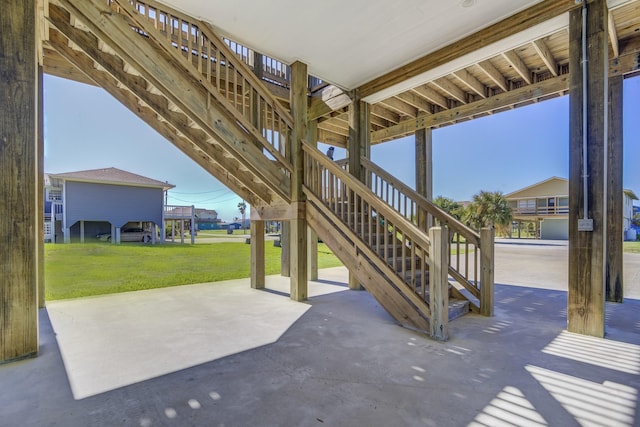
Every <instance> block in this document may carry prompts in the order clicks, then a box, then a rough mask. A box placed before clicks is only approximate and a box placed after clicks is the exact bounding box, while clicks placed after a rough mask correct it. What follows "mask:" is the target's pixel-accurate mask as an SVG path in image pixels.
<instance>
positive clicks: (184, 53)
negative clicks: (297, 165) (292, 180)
mask: <svg viewBox="0 0 640 427" xmlns="http://www.w3.org/2000/svg"><path fill="white" fill-rule="evenodd" d="M107 2H108V3H109V4H111V5H117V9H119V10H121V11H124V12H125V13H126V14H127V15H128V16H129V18H130V19H132V20H133V21H134V22H135V26H136V27H139V28H140V29H141V31H143V32H144V33H145V34H147V35H149V36H151V35H153V38H155V39H156V40H158V41H162V40H163V38H169V42H170V43H169V44H168V45H167V46H166V47H165V49H167V51H168V52H169V53H170V54H171V55H173V56H175V57H176V58H177V59H179V60H181V64H182V66H184V67H185V69H186V70H187V71H188V72H189V74H191V75H192V76H193V77H194V78H196V79H197V80H198V81H200V83H201V84H202V85H203V86H204V87H205V88H206V89H207V91H208V93H209V94H210V96H211V97H213V99H214V100H215V102H218V103H220V104H222V105H224V106H225V108H226V110H227V111H228V112H229V113H231V114H232V115H233V116H234V118H235V119H236V120H237V121H238V123H240V124H241V126H242V127H243V128H244V129H245V130H246V131H247V132H249V133H251V134H253V136H254V137H255V138H256V139H257V140H258V141H260V143H261V145H262V146H263V148H265V149H266V150H267V151H268V152H269V153H270V154H271V155H272V156H273V157H275V158H276V159H277V160H278V162H279V163H280V164H281V165H282V166H283V167H284V168H285V169H287V170H288V171H289V172H290V171H291V170H292V166H291V164H290V161H289V160H288V159H287V156H288V151H289V147H290V144H289V142H288V141H287V142H285V143H284V144H283V143H282V141H281V139H282V138H285V139H286V140H288V139H289V138H290V135H291V127H292V123H293V120H292V118H291V115H290V114H289V113H288V111H286V110H285V109H284V108H283V107H282V105H281V104H280V103H279V101H278V100H277V99H276V98H275V97H273V96H272V95H271V93H270V92H269V91H268V90H267V89H266V88H265V87H264V85H263V84H262V82H261V81H260V80H259V79H258V78H257V77H256V76H255V75H254V74H253V72H252V71H251V70H250V68H249V66H248V65H247V64H246V63H245V62H243V61H241V60H239V59H238V58H237V57H236V55H235V53H234V52H232V51H231V49H230V48H229V46H228V45H227V44H226V43H225V42H224V41H223V40H222V39H221V38H220V37H219V36H218V35H217V34H215V32H212V29H211V26H210V25H208V24H206V23H203V22H202V21H198V20H196V19H194V18H192V17H189V16H187V15H185V14H182V13H180V12H177V11H175V10H174V9H171V8H168V7H166V6H165V5H163V4H160V3H157V2H155V1H154V0H145V1H138V0H107ZM151 11H153V18H151V15H152V14H151ZM160 17H162V18H163V19H162V21H161V22H160ZM150 21H151V23H153V25H152V24H151V23H150ZM175 25H177V27H175ZM203 25H204V30H203ZM158 26H162V27H164V28H165V29H166V31H165V34H164V35H163V33H162V31H161V30H160V29H159V28H157V27H158ZM185 26H186V29H187V31H186V33H185ZM174 30H175V31H176V32H178V36H177V37H174V36H173V33H174ZM164 36H166V37H164ZM185 40H186V41H185ZM174 44H175V45H174ZM176 48H177V50H176ZM214 55H215V56H214ZM194 58H197V60H195V62H196V64H194ZM221 64H224V65H221ZM222 67H224V70H225V72H226V79H225V80H222V79H221V78H220V74H221V70H222V69H223V68H222ZM230 69H231V72H232V74H231V75H230V72H229V70H230ZM214 76H215V77H214ZM238 76H239V77H240V79H238ZM202 77H205V79H204V80H203V79H202ZM222 83H223V84H224V88H222V86H221V84H222ZM230 85H232V86H231V87H232V89H231V90H230V89H229V88H230ZM238 87H240V88H241V93H240V94H238V93H237V90H238ZM251 90H253V91H255V94H256V96H257V100H256V99H253V98H252V95H251V94H249V99H247V98H246V92H247V91H251ZM225 94H226V95H225ZM238 96H240V99H241V100H242V102H239V101H238ZM245 100H246V101H245ZM256 112H257V113H256ZM255 114H258V116H256V115H255ZM258 122H260V123H261V124H258ZM256 126H258V127H262V126H264V128H265V129H266V130H270V131H271V141H269V140H268V139H267V137H266V132H265V133H264V134H263V133H262V132H261V131H260V130H259V129H258V127H256ZM276 135H277V138H276Z"/></svg>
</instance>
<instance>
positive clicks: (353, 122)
mask: <svg viewBox="0 0 640 427" xmlns="http://www.w3.org/2000/svg"><path fill="white" fill-rule="evenodd" d="M352 99H353V102H352V103H351V106H350V107H349V142H348V145H347V155H348V157H349V173H350V174H351V175H353V176H355V177H356V178H357V179H358V180H359V181H361V182H363V183H365V184H367V181H368V177H366V176H364V175H363V173H362V166H361V162H360V159H361V158H362V157H365V158H367V159H368V158H370V157H371V141H370V137H369V136H370V133H371V132H370V127H369V122H370V121H369V104H367V103H366V102H364V101H361V100H360V96H359V95H358V93H357V91H354V93H353V96H352ZM352 212H354V215H355V214H356V213H355V209H352ZM349 289H352V290H362V289H364V288H363V287H362V284H361V283H360V282H359V281H358V280H357V279H356V277H355V275H353V274H352V273H351V272H349Z"/></svg>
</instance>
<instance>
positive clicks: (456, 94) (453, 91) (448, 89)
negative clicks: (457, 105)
mask: <svg viewBox="0 0 640 427" xmlns="http://www.w3.org/2000/svg"><path fill="white" fill-rule="evenodd" d="M431 84H433V85H434V86H437V87H438V89H440V90H441V91H443V92H445V93H446V94H448V95H449V96H450V97H451V98H454V99H455V100H457V101H459V102H461V103H463V104H466V103H467V94H466V93H465V92H464V91H463V90H462V89H460V88H459V87H458V86H456V85H455V84H453V83H452V82H450V81H449V80H447V79H446V78H445V77H441V78H439V79H436V80H434V81H432V82H431Z"/></svg>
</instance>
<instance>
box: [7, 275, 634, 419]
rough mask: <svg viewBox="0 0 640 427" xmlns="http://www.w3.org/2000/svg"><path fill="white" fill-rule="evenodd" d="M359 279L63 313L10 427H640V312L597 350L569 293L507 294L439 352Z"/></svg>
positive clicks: (11, 402) (45, 335)
mask: <svg viewBox="0 0 640 427" xmlns="http://www.w3.org/2000/svg"><path fill="white" fill-rule="evenodd" d="M346 282H347V273H346V270H345V269H343V268H336V269H327V270H322V271H321V280H320V281H318V282H313V283H312V284H311V285H310V298H309V301H307V302H305V303H296V302H293V301H291V300H289V299H288V298H287V297H285V296H283V294H286V292H287V290H288V279H285V278H281V277H277V276H273V277H269V278H268V284H267V286H268V287H269V290H267V291H256V290H251V289H249V284H248V280H236V281H229V282H225V283H217V284H203V285H191V286H182V287H177V288H168V289H159V290H151V291H140V292H135V293H129V294H119V295H112V296H104V297H94V298H88V299H82V300H75V301H74V300H70V301H58V302H51V303H49V304H48V308H47V309H44V310H41V312H40V336H41V341H40V342H41V347H40V354H39V356H38V357H37V358H33V359H29V360H23V361H19V362H14V363H10V364H6V365H2V366H0V389H1V390H2V392H1V393H0V425H2V426H5V425H6V426H49V425H58V426H88V425H94V426H113V425H127V426H165V425H176V426H190V425H193V426H227V427H229V426H320V425H329V426H469V425H471V426H500V425H516V426H520V425H522V426H525V425H530V426H544V425H549V426H578V425H593V426H637V425H640V410H639V409H638V407H639V405H638V398H639V397H638V391H639V390H640V301H639V300H633V299H629V300H627V301H625V303H624V304H609V303H608V304H607V307H606V310H607V312H606V313H607V316H606V317H607V337H606V339H596V338H590V337H584V336H579V335H574V334H570V333H567V332H566V331H565V327H566V304H567V299H566V292H565V291H562V290H553V289H539V288H533V287H520V286H512V285H497V286H496V298H495V301H496V310H495V312H496V315H495V317H492V318H486V317H481V316H478V315H467V316H464V317H462V318H460V319H457V320H455V321H454V322H452V323H451V324H450V335H451V339H450V340H449V341H448V342H446V343H439V342H435V341H431V340H429V339H428V338H426V337H425V336H423V335H420V334H418V333H415V332H412V331H410V330H406V329H403V328H401V327H399V326H397V325H396V324H395V323H394V322H393V320H392V319H391V318H390V317H389V316H388V314H387V313H386V312H385V311H384V310H383V309H382V308H381V307H380V305H379V304H378V303H377V302H376V301H375V300H374V299H373V298H372V297H371V296H370V295H369V294H368V293H367V292H359V291H349V290H347V288H346Z"/></svg>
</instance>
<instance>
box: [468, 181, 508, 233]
mask: <svg viewBox="0 0 640 427" xmlns="http://www.w3.org/2000/svg"><path fill="white" fill-rule="evenodd" d="M512 218H513V215H512V213H511V207H510V206H509V202H508V201H507V199H505V198H504V195H503V194H502V192H501V191H495V192H489V191H480V192H479V193H478V194H476V195H474V196H473V201H472V202H471V204H470V205H469V206H467V209H466V212H465V218H464V219H465V222H466V223H467V224H469V225H470V226H472V227H474V228H476V229H480V228H482V227H490V226H495V227H496V228H497V229H498V231H500V232H504V231H505V230H508V227H509V225H510V223H511V220H512Z"/></svg>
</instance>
